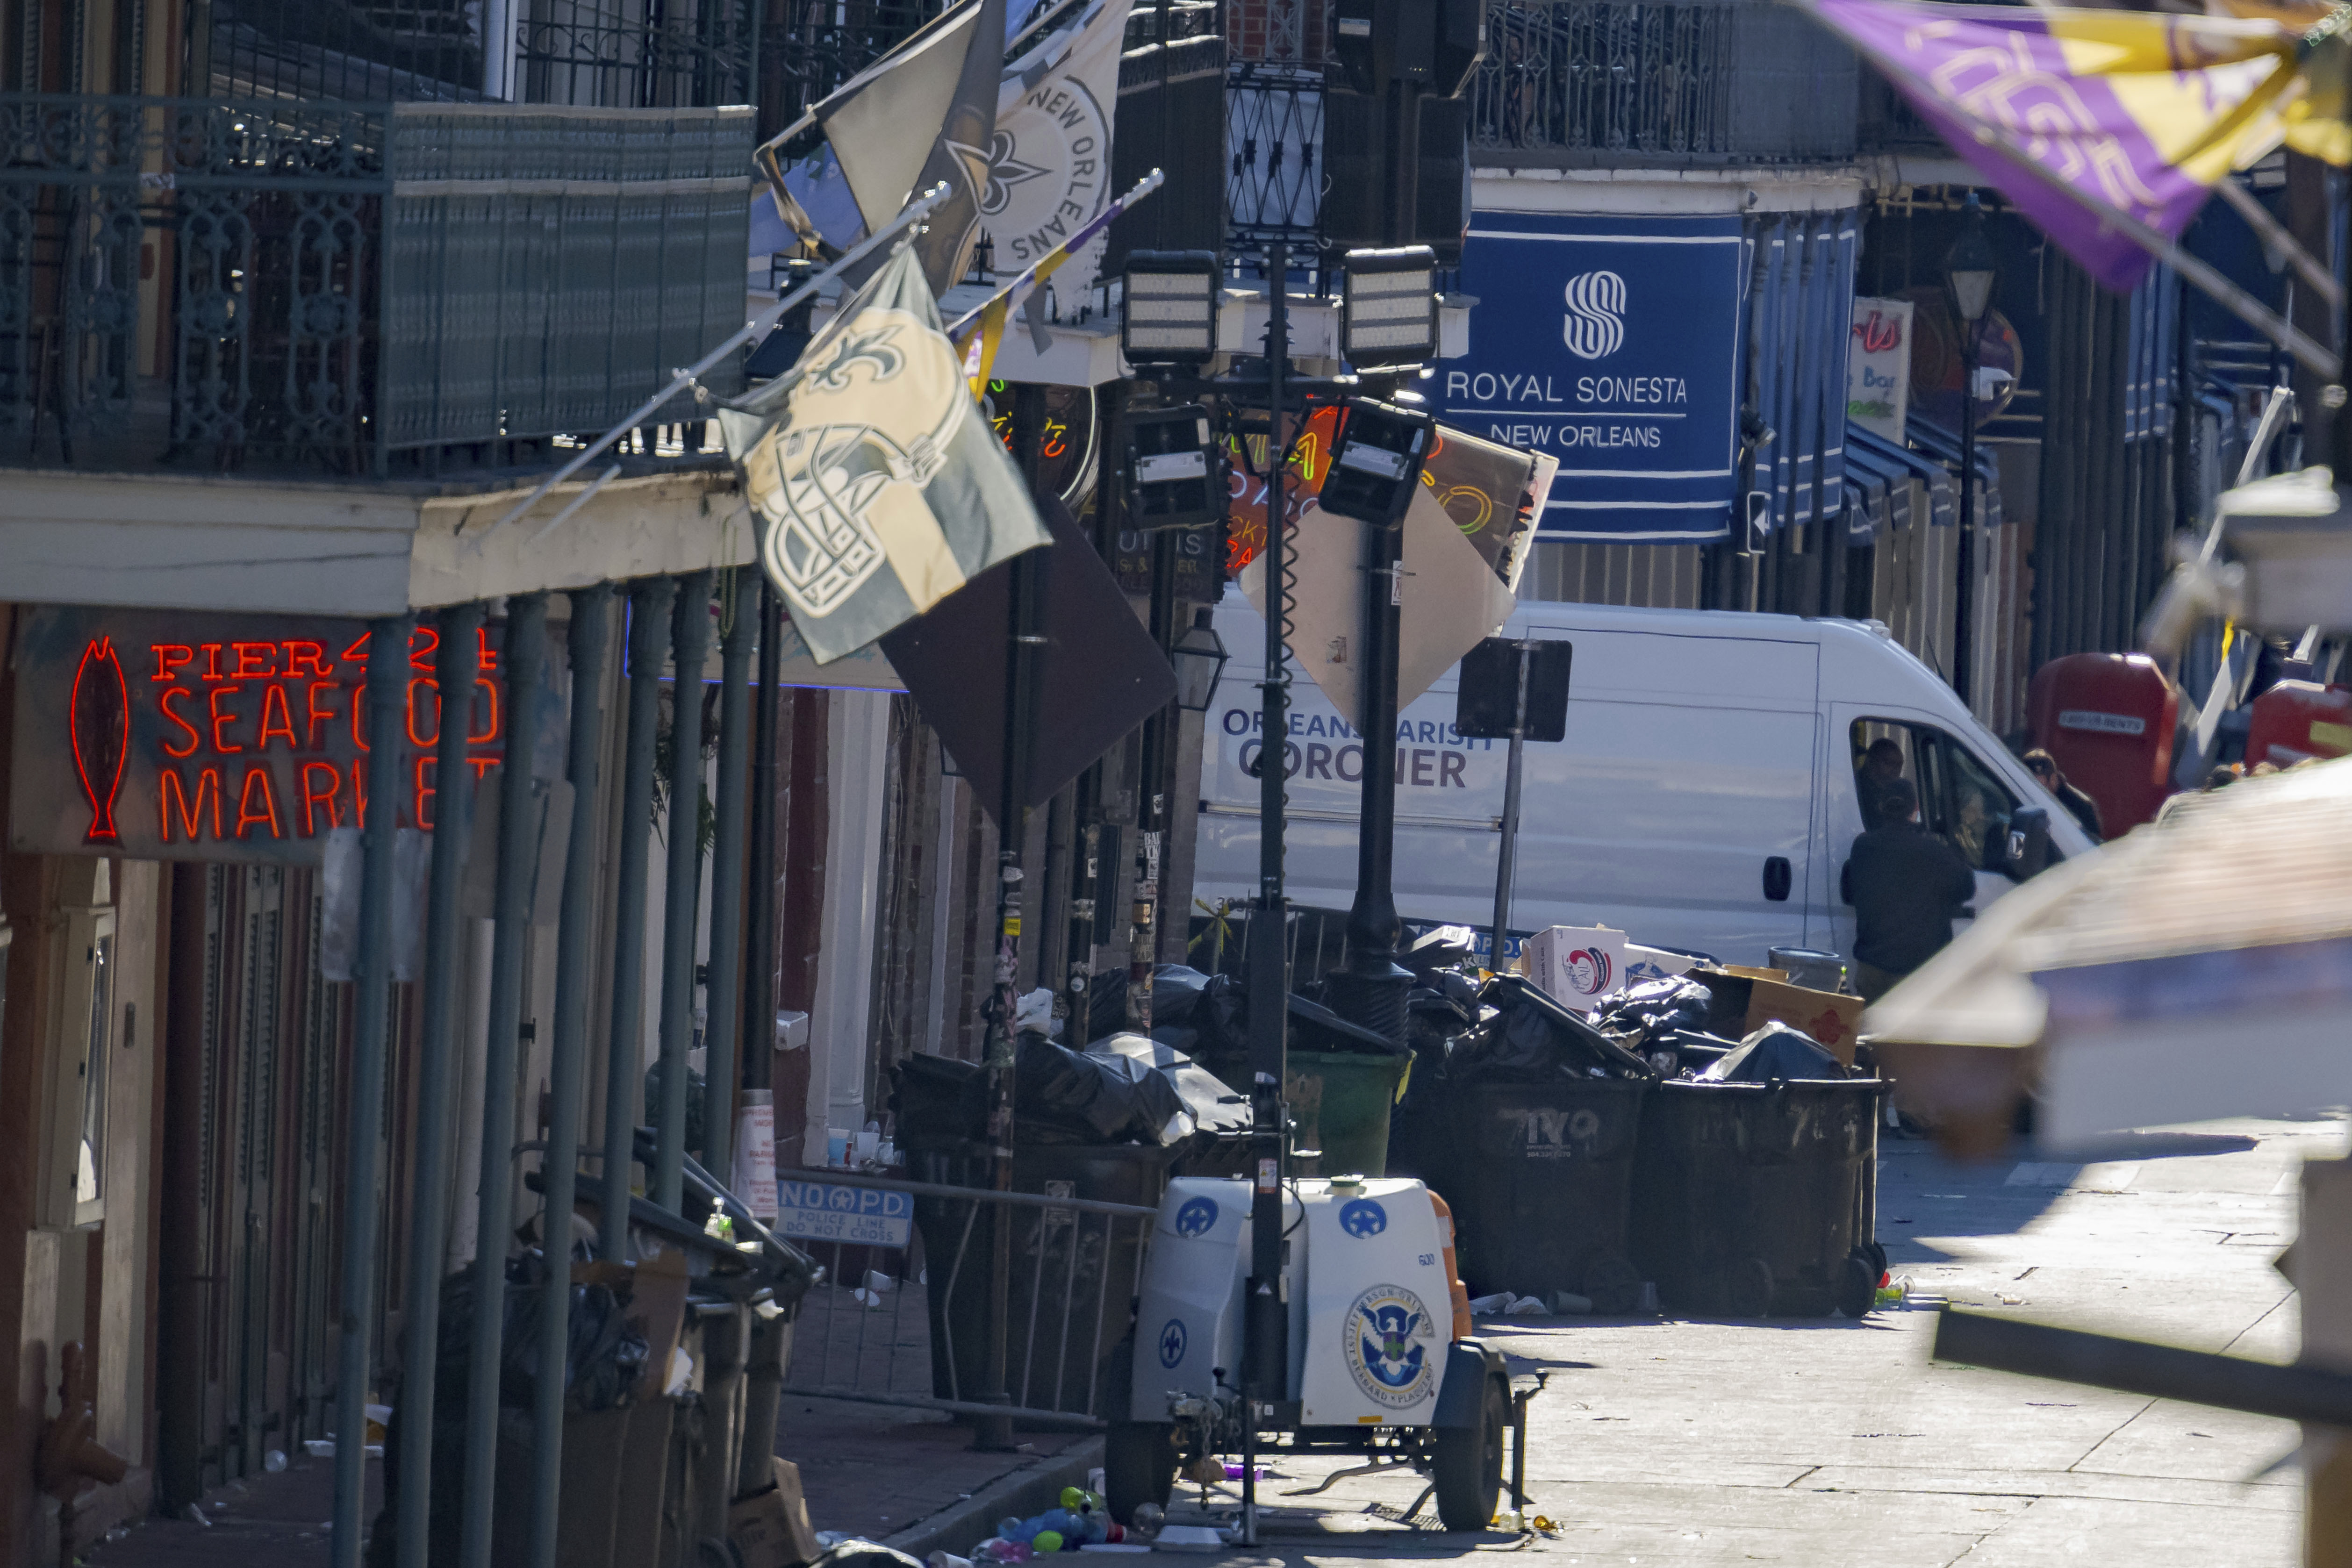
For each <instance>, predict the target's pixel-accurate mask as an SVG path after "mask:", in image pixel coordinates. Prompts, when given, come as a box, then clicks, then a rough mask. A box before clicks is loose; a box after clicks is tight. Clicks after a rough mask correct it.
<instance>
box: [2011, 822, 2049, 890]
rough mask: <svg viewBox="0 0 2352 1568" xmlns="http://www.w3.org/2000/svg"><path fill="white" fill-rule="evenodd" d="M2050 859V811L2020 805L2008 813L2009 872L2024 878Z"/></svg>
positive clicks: (2036, 874) (2030, 875) (2019, 879)
mask: <svg viewBox="0 0 2352 1568" xmlns="http://www.w3.org/2000/svg"><path fill="white" fill-rule="evenodd" d="M2049 863H2050V813H2049V812H2048V811H2046V810H2042V808H2041V807H2039V806H2020V807H2019V808H2018V809H2017V810H2014V811H2012V812H2011V813H2010V816H2009V864H2008V867H2007V870H2008V872H2009V874H2010V875H2011V876H2013V877H2015V878H2016V879H2017V880H2018V881H2020V882H2023V881H2025V880H2026V879H2027V878H2029V877H2034V876H2039V875H2040V874H2042V867H2044V866H2046V865H2048V864H2049Z"/></svg>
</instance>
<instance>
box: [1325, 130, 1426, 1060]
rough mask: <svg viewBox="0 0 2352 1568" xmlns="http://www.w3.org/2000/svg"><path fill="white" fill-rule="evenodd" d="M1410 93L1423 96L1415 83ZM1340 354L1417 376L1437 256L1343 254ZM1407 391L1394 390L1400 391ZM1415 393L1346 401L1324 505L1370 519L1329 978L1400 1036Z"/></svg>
mask: <svg viewBox="0 0 2352 1568" xmlns="http://www.w3.org/2000/svg"><path fill="white" fill-rule="evenodd" d="M1405 100H1406V101H1407V102H1418V99H1413V98H1412V96H1411V95H1410V94H1407V95H1405ZM1340 353H1341V354H1342V356H1344V357H1345V358H1346V360H1347V361H1348V363H1349V365H1350V366H1352V367H1353V368H1354V369H1355V371H1357V372H1358V373H1359V374H1360V375H1362V376H1365V377H1367V378H1377V379H1379V380H1385V381H1389V382H1391V384H1395V383H1397V382H1407V381H1410V380H1413V379H1417V378H1418V377H1419V375H1420V373H1421V368H1422V367H1423V365H1425V364H1427V363H1428V362H1429V361H1431V360H1433V359H1435V358H1436V357H1437V257H1436V256H1435V255H1434V254H1433V252H1432V251H1431V250H1430V248H1429V247H1428V246H1396V247H1392V248H1389V249H1371V250H1352V251H1349V253H1348V255H1347V276H1346V277H1345V279H1344V280H1343V281H1342V283H1341V285H1340ZM1409 395H1411V394H1399V400H1400V402H1402V399H1403V397H1405V396H1409ZM1419 402H1420V400H1419V398H1418V397H1413V398H1412V404H1413V405H1414V406H1409V407H1399V406H1395V405H1393V404H1385V403H1381V402H1373V401H1370V400H1368V399H1356V400H1353V401H1351V402H1350V403H1349V408H1348V413H1347V419H1346V422H1345V423H1343V424H1342V425H1341V427H1340V435H1339V446H1338V448H1337V449H1335V450H1334V452H1333V453H1332V458H1331V473H1330V476H1329V477H1328V478H1327V479H1326V480H1325V481H1324V486H1323V493H1322V497H1321V506H1322V508H1323V510H1324V511H1326V512H1328V513H1330V514H1332V515H1334V516H1337V517H1355V518H1357V519H1358V520H1360V522H1361V523H1362V524H1363V525H1364V531H1363V551H1364V620H1363V637H1362V644H1361V651H1360V654H1359V659H1360V668H1361V671H1362V680H1363V685H1362V686H1361V688H1360V691H1361V695H1360V697H1359V699H1358V703H1359V706H1358V710H1357V715H1356V717H1357V727H1358V728H1360V730H1362V732H1363V737H1364V777H1363V782H1362V785H1361V789H1362V796H1361V800H1362V804H1361V808H1360V816H1359V819H1358V821H1359V825H1358V828H1357V833H1356V896H1355V899H1354V902H1353V903H1352V904H1350V905H1349V910H1348V947H1347V962H1346V965H1345V966H1344V967H1342V968H1341V969H1339V970H1337V971H1335V972H1334V973H1333V974H1332V975H1331V977H1330V979H1331V989H1332V998H1331V1000H1332V1005H1333V1008H1334V1009H1335V1010H1336V1011H1337V1012H1338V1013H1339V1016H1340V1017H1342V1018H1344V1019H1348V1020H1349V1022H1351V1023H1358V1024H1361V1025H1363V1026H1364V1027H1365V1028H1367V1029H1370V1030H1374V1031H1375V1032H1377V1033H1380V1034H1383V1035H1386V1036H1387V1037H1388V1038H1389V1039H1391V1040H1398V1041H1402V1040H1403V1039H1404V1013H1405V989H1406V988H1407V987H1408V986H1410V985H1411V984H1412V973H1411V972H1410V971H1409V970H1407V969H1405V968H1403V967H1401V966H1399V965H1398V963H1397V961H1396V949H1397V939H1398V936H1399V933H1400V931H1401V930H1402V927H1401V926H1400V925H1399V923H1398V920H1397V910H1396V898H1395V895H1394V890H1393V886H1392V883H1393V871H1394V865H1393V861H1394V849H1395V843H1396V754H1397V753H1396V733H1397V664H1398V654H1399V647H1400V644H1401V643H1402V636H1403V633H1402V624H1401V622H1400V618H1399V613H1398V606H1399V602H1400V600H1401V597H1402V594H1401V589H1402V577H1401V574H1402V571H1403V570H1404V536H1403V530H1402V523H1403V521H1404V513H1405V508H1406V507H1407V506H1408V505H1409V504H1410V502H1411V500H1412V493H1413V492H1414V491H1415V490H1417V489H1419V488H1420V483H1421V465H1422V463H1423V459H1425V458H1426V457H1427V456H1428V455H1429V449H1430V446H1431V445H1432V444H1433V443H1432V440H1431V437H1432V434H1433V429H1434V422H1433V420H1432V419H1431V418H1430V417H1429V415H1428V414H1427V413H1424V412H1423V411H1422V410H1421V409H1420V408H1419V407H1418V404H1419Z"/></svg>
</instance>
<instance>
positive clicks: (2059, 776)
mask: <svg viewBox="0 0 2352 1568" xmlns="http://www.w3.org/2000/svg"><path fill="white" fill-rule="evenodd" d="M2025 770H2026V771H2027V772H2029V773H2031V774H2032V775H2033V777H2034V779H2036V780H2037V781H2038V782H2039V783H2040V784H2041V786H2042V788H2043V789H2047V790H2049V791H2050V793H2052V794H2053V795H2055V796H2056V797H2057V798H2058V803H2059V804H2060V805H2062V806H2063V807H2065V808H2066V810H2069V811H2072V812H2073V813H2074V820H2075V821H2078V822H2080V823H2082V824H2083V831H2084V832H2086V833H2088V834H2090V835H2091V841H2092V842H2093V843H2097V842H2099V841H2102V840H2103V839H2105V837H2106V836H2107V835H2106V833H2105V831H2104V830H2103V829H2101V828H2100V826H2099V803H2098V802H2097V801H2096V800H2092V799H2091V797H2090V796H2089V795H2088V794H2087V793H2086V792H2084V790H2083V789H2080V788H2079V787H2078V786H2076V785H2075V784H2074V782H2073V781H2072V780H2070V779H2067V777H2066V775H2065V774H2064V773H2063V772H2061V771H2060V770H2059V768H2058V759H2057V758H2054V757H2053V756H2051V755H2050V754H2049V753H2048V752H2047V751H2044V750H2042V747H2038V746H2037V747H2034V748H2033V749H2032V750H2031V751H2029V752H2027V753H2026V754H2025Z"/></svg>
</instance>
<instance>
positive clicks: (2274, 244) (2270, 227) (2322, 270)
mask: <svg viewBox="0 0 2352 1568" xmlns="http://www.w3.org/2000/svg"><path fill="white" fill-rule="evenodd" d="M2213 193H2214V194H2215V195H2217V196H2219V197H2221V199H2222V200H2223V201H2224V202H2227V203H2228V204H2230V210H2231V212H2233V213H2235V214H2238V215H2239V216H2240V217H2242V218H2243V219H2245V220H2246V226H2247V227H2248V228H2250V229H2252V230H2253V231H2254V236H2255V237H2256V238H2257V239H2260V240H2261V241H2262V242H2263V245H2264V246H2266V247H2267V248H2269V249H2270V250H2272V251H2273V252H2275V253H2276V254H2277V255H2279V256H2284V257H2285V258H2286V260H2287V264H2288V265H2289V266H2291V267H2294V271H2295V276H2296V277H2300V278H2302V279H2303V280H2304V281H2305V283H2308V284H2309V285H2311V288H2312V292H2313V293H2315V294H2316V295H2318V296H2319V297H2320V298H2322V299H2325V300H2326V301H2327V305H2328V308H2330V309H2332V310H2341V309H2343V308H2344V287H2343V285H2341V284H2339V283H2337V282H2336V279H2335V278H2334V277H2330V276H2329V274H2328V271H2327V268H2326V267H2322V266H2321V265H2320V264H2319V258H2318V257H2316V256H2313V255H2312V254H2311V252H2309V251H2307V250H2305V248H2304V247H2303V246H2302V245H2301V244H2299V243H2298V242H2297V241H2296V239H2295V237H2294V235H2291V234H2289V233H2288V232H2287V228H2286V225H2284V224H2283V223H2281V222H2279V221H2278V219H2276V218H2274V217H2273V216H2271V210H2270V209H2269V208H2268V207H2266V206H2264V205H2263V204H2262V203H2260V202H2258V201H2256V200H2254V193H2252V191H2249V190H2247V189H2246V188H2245V187H2244V186H2243V185H2241V184H2240V183H2238V182H2237V178H2236V177H2235V176H2234V175H2230V174H2224V175H2222V176H2221V179H2220V180H2219V181H2217V182H2215V183H2214V186H2213Z"/></svg>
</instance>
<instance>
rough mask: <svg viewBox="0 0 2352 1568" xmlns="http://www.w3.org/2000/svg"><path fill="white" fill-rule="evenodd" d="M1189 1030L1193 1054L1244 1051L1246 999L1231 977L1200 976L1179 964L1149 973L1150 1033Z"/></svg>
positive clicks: (1247, 1000)
mask: <svg viewBox="0 0 2352 1568" xmlns="http://www.w3.org/2000/svg"><path fill="white" fill-rule="evenodd" d="M1163 1028H1169V1029H1189V1030H1192V1031H1193V1035H1194V1038H1195V1039H1196V1040H1199V1042H1200V1050H1199V1051H1196V1052H1195V1053H1194V1054H1196V1055H1209V1054H1213V1053H1214V1052H1217V1051H1245V1050H1247V1049H1248V1046H1249V998H1248V996H1247V994H1246V993H1245V992H1244V990H1243V989H1242V988H1241V986H1240V984H1239V983H1238V982H1237V981H1235V980H1234V977H1232V976H1231V975H1204V974H1202V973H1201V971H1200V970H1198V969H1188V968H1186V967H1184V966H1183V965H1181V964H1162V965H1160V967H1158V968H1157V969H1154V970H1153V971H1152V972H1151V1031H1152V1033H1153V1034H1155V1035H1157V1034H1158V1033H1159V1032H1160V1030H1161V1029H1163Z"/></svg>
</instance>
